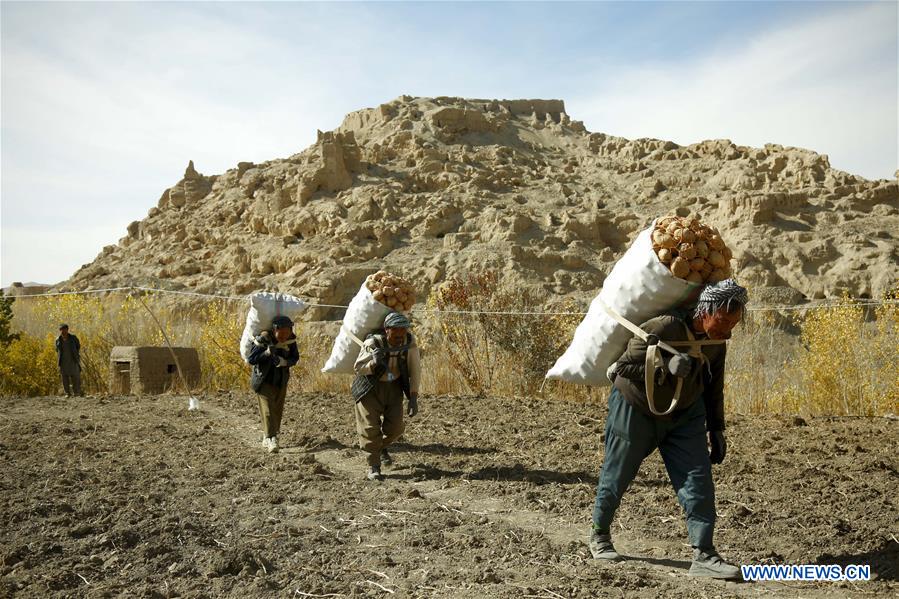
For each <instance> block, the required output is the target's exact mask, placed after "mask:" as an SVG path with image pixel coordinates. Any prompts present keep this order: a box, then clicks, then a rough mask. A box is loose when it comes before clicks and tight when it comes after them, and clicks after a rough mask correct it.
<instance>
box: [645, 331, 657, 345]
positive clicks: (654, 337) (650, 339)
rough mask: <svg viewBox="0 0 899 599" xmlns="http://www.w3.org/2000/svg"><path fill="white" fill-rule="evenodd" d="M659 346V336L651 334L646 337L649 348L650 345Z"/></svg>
mask: <svg viewBox="0 0 899 599" xmlns="http://www.w3.org/2000/svg"><path fill="white" fill-rule="evenodd" d="M658 344H659V336H658V335H653V334H652V333H649V334H647V335H646V345H647V347H648V346H650V345H658Z"/></svg>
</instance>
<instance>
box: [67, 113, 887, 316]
mask: <svg viewBox="0 0 899 599" xmlns="http://www.w3.org/2000/svg"><path fill="white" fill-rule="evenodd" d="M668 213H676V214H678V215H681V216H688V215H694V214H698V215H701V216H702V217H703V219H704V220H707V221H709V222H710V223H711V224H713V225H715V226H717V227H719V228H720V229H721V231H722V233H723V235H724V236H725V239H726V241H727V243H728V246H729V247H730V248H731V249H732V250H733V252H734V267H735V272H736V273H737V276H738V277H739V278H740V279H741V280H742V281H743V282H745V283H747V284H749V285H750V286H752V287H753V288H754V289H756V290H758V292H759V297H767V295H765V294H766V293H768V295H771V296H772V297H773V296H774V295H776V296H777V297H786V296H789V297H791V298H794V299H797V298H809V299H811V298H823V297H833V296H839V295H841V294H842V293H844V292H849V293H852V294H854V295H858V296H877V295H879V294H882V293H883V292H885V291H887V290H888V289H890V288H892V287H893V286H895V285H896V283H897V280H899V266H897V264H899V256H897V242H896V238H895V236H896V235H897V231H899V199H897V183H896V180H895V179H892V180H880V181H867V180H865V179H862V178H860V177H856V176H853V175H851V174H848V173H844V172H841V171H838V170H835V169H833V168H832V167H831V166H830V164H829V161H828V159H827V156H824V155H821V154H818V153H815V152H813V151H810V150H804V149H799V148H789V147H783V146H779V145H775V144H768V145H766V146H765V147H763V148H751V147H746V146H739V145H736V144H734V143H732V142H731V141H729V140H707V141H703V142H700V143H696V144H692V145H688V146H680V145H678V144H676V143H673V142H671V141H665V140H658V139H645V138H644V139H633V140H629V139H625V138H621V137H615V136H611V135H606V134H603V133H590V132H588V131H587V130H586V129H585V128H584V126H583V124H582V123H580V122H578V121H576V120H572V119H571V118H570V117H569V116H568V115H567V114H566V112H565V105H564V103H563V102H562V101H560V100H467V99H462V98H445V97H442V98H413V97H409V96H403V97H400V98H398V99H396V100H394V101H393V102H388V103H386V104H382V105H380V106H378V107H376V108H371V109H365V110H360V111H356V112H353V113H351V114H349V115H347V117H346V118H345V119H344V121H343V123H342V124H341V125H340V127H338V128H337V129H336V130H334V131H330V132H319V134H318V138H317V140H316V143H315V144H313V145H312V146H310V147H309V148H307V149H305V150H303V151H302V152H300V153H298V154H295V155H293V156H290V157H288V158H284V159H278V160H272V161H269V162H265V163H262V164H254V163H251V162H240V163H238V164H237V166H236V167H235V168H233V169H230V170H228V171H227V172H225V173H223V174H221V175H217V176H204V175H202V174H200V173H198V172H197V171H196V169H195V168H194V165H193V163H190V164H189V165H188V167H187V169H186V171H185V173H184V177H183V178H182V179H181V180H180V181H179V182H178V183H177V184H175V185H174V186H172V187H171V188H169V189H167V190H165V192H164V193H163V194H162V197H161V198H160V201H159V202H158V205H157V206H156V207H154V208H152V209H151V210H150V211H149V213H148V215H147V217H146V218H144V219H143V220H140V221H134V222H133V223H131V224H130V225H129V226H128V228H127V235H126V236H125V237H123V238H122V239H121V240H120V241H119V243H118V244H117V245H114V246H108V247H106V248H104V249H103V251H102V252H101V253H100V254H99V255H98V256H97V258H96V259H95V260H94V262H92V263H91V264H89V265H85V266H84V267H83V268H82V269H80V270H79V271H78V272H77V273H75V275H74V276H73V277H72V278H71V279H70V280H69V281H67V282H66V283H65V284H64V287H66V288H87V287H94V288H99V287H115V286H119V285H125V284H140V285H151V286H162V287H168V288H177V289H192V290H197V291H202V292H216V293H235V294H240V293H246V292H248V291H252V290H254V289H261V288H267V289H279V290H283V291H289V292H291V293H295V294H299V295H302V296H305V297H309V298H312V299H315V300H319V301H321V302H322V303H328V304H340V303H345V302H347V301H348V300H349V298H350V297H351V296H352V295H353V293H355V291H356V290H357V289H358V286H359V284H360V282H361V281H362V279H363V278H364V277H365V275H366V274H368V273H370V272H374V271H376V270H378V269H379V268H386V269H387V270H390V271H391V272H396V273H398V274H401V275H402V276H404V277H406V278H408V279H410V280H412V281H414V282H416V283H417V285H418V286H419V291H420V293H419V295H420V296H422V297H424V296H425V295H426V294H427V291H428V289H429V287H430V286H431V285H433V284H435V283H438V282H440V281H441V280H443V279H445V278H446V277H449V276H452V275H456V274H462V273H466V272H471V271H478V270H483V269H486V268H491V269H493V270H496V271H498V272H500V273H501V275H502V277H501V280H502V282H503V283H502V284H505V285H515V286H520V287H530V288H533V289H535V290H540V291H543V292H544V293H545V294H546V295H547V297H549V298H555V297H559V298H561V297H566V296H568V297H575V298H577V299H580V300H583V301H586V300H588V299H589V298H590V297H591V296H592V295H593V294H594V293H595V292H596V291H597V289H598V288H599V287H600V286H601V285H602V282H603V280H604V278H605V276H606V274H607V273H608V272H609V271H610V270H611V268H612V266H613V265H614V263H615V260H616V259H617V258H618V257H619V256H620V255H621V253H622V252H623V251H624V250H625V248H626V247H627V245H628V244H629V242H630V241H631V240H632V239H633V237H634V236H635V235H636V233H637V232H638V231H639V230H641V229H642V228H643V227H645V226H647V225H648V224H649V222H650V221H651V220H652V219H653V218H654V217H656V216H659V215H662V214H668ZM769 288H770V289H771V290H776V293H774V291H772V292H770V293H769V292H767V291H765V289H769ZM772 294H773V295H772ZM310 314H312V315H313V316H314V317H316V318H325V317H332V316H336V315H337V313H336V312H329V311H327V310H323V311H318V312H314V313H310Z"/></svg>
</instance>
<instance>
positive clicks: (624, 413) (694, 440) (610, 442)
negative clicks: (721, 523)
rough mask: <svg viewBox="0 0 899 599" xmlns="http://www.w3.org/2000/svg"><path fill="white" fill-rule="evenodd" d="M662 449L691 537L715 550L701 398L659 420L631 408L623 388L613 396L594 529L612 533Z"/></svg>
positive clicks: (693, 542)
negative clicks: (650, 459) (647, 462)
mask: <svg viewBox="0 0 899 599" xmlns="http://www.w3.org/2000/svg"><path fill="white" fill-rule="evenodd" d="M656 448H658V449H659V452H660V453H661V454H662V460H663V461H664V462H665V468H666V469H667V470H668V477H669V478H670V479H671V484H672V485H673V486H674V491H675V492H676V493H677V500H678V502H679V503H680V504H681V506H682V507H683V508H684V512H685V513H686V516H687V534H688V536H689V538H690V544H691V545H693V546H694V547H702V548H710V547H712V534H713V532H714V529H715V517H716V514H715V485H714V482H713V481H712V465H711V462H710V461H709V451H708V447H707V445H706V420H705V404H704V402H703V401H702V398H700V399H698V400H697V401H696V402H695V403H694V404H693V405H692V406H690V407H689V408H688V409H687V411H686V412H684V413H683V414H680V415H679V416H678V417H677V418H673V419H670V420H666V419H660V418H654V417H651V416H647V415H646V414H643V413H642V412H640V411H639V410H637V409H636V408H634V407H633V406H631V405H630V404H629V403H627V401H626V400H625V399H624V397H622V396H621V393H620V392H619V391H618V389H613V390H612V393H611V395H610V396H609V418H608V420H607V421H606V443H605V458H604V460H603V464H602V471H601V473H600V476H599V483H598V484H597V486H596V504H595V505H594V507H593V526H594V528H598V529H601V530H608V529H609V527H610V526H611V524H612V518H614V516H615V511H616V510H617V509H618V506H619V504H620V503H621V497H622V496H623V495H624V492H625V491H627V488H628V486H629V485H630V484H631V482H632V481H633V480H634V477H635V476H636V475H637V471H638V470H639V469H640V464H641V463H642V462H643V459H644V458H646V457H647V456H649V454H651V453H652V452H653V451H655V449H656Z"/></svg>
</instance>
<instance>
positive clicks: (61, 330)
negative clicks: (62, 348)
mask: <svg viewBox="0 0 899 599" xmlns="http://www.w3.org/2000/svg"><path fill="white" fill-rule="evenodd" d="M59 334H60V335H62V336H63V337H68V336H69V329H67V328H63V329H59Z"/></svg>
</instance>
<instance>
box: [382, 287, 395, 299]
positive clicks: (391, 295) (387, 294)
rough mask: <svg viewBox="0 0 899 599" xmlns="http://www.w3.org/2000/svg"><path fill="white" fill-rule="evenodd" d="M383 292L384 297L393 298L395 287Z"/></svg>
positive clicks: (385, 289)
mask: <svg viewBox="0 0 899 599" xmlns="http://www.w3.org/2000/svg"><path fill="white" fill-rule="evenodd" d="M381 291H383V292H384V297H393V287H384V288H383V289H381Z"/></svg>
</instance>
